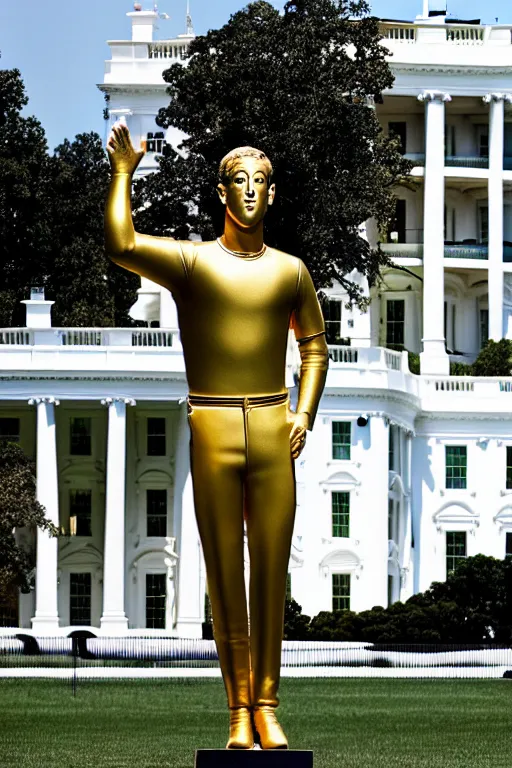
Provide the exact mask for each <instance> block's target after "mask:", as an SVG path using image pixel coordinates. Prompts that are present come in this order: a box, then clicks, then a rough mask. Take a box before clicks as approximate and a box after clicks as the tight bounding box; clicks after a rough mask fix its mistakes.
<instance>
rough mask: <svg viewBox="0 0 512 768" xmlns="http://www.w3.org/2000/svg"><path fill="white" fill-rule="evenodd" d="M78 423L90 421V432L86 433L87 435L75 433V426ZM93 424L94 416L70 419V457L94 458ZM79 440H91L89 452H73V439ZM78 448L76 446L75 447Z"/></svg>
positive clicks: (72, 417)
mask: <svg viewBox="0 0 512 768" xmlns="http://www.w3.org/2000/svg"><path fill="white" fill-rule="evenodd" d="M78 421H88V422H89V432H88V433H87V432H85V434H82V435H81V434H79V433H75V435H74V433H73V425H74V423H75V422H78ZM92 424H93V419H92V416H70V417H69V455H70V456H92V454H93V445H92V436H93V430H92ZM74 436H75V437H77V438H81V437H82V438H83V437H86V438H88V439H89V451H88V452H87V451H77V450H73V437H74ZM75 447H76V446H75Z"/></svg>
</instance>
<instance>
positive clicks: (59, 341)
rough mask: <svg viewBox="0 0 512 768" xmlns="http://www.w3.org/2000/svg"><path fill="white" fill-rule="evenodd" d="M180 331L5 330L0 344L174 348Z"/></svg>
mask: <svg viewBox="0 0 512 768" xmlns="http://www.w3.org/2000/svg"><path fill="white" fill-rule="evenodd" d="M178 339H179V332H178V331H177V330H164V329H161V328H148V329H146V328H44V329H37V330H35V329H24V328H4V329H0V344H8V345H11V346H34V345H38V344H41V345H45V346H56V347H61V346H62V347H145V348H147V347H159V348H161V347H173V346H176V345H177V343H178Z"/></svg>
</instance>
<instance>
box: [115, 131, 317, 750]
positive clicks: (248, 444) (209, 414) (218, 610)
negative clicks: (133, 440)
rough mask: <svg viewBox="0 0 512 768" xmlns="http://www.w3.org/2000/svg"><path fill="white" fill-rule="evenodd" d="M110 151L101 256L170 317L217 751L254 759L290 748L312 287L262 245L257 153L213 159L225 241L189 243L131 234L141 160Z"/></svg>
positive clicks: (313, 366) (129, 152)
mask: <svg viewBox="0 0 512 768" xmlns="http://www.w3.org/2000/svg"><path fill="white" fill-rule="evenodd" d="M108 152H109V156H110V163H111V166H112V182H111V186H110V191H109V195H108V200H107V205H106V213H105V235H106V247H107V251H108V254H109V256H110V258H111V259H112V260H113V261H114V262H115V263H116V264H119V265H120V266H122V267H125V268H126V269H129V270H130V271H131V272H136V273H137V274H138V275H141V276H143V277H147V278H149V279H150V280H153V281H154V282H156V283H159V284H160V285H162V286H164V287H165V288H168V289H169V290H170V291H172V294H173V296H174V299H175V301H176V305H177V308H178V317H179V326H180V332H181V340H182V343H183V353H184V357H185V364H186V371H187V379H188V385H189V390H190V394H189V398H188V413H189V424H190V432H191V465H192V480H193V486H194V502H195V512H196V517H197V522H198V528H199V534H200V537H201V542H202V546H203V552H204V558H205V563H206V572H207V579H208V591H209V595H210V600H211V606H212V616H213V627H214V637H215V642H216V645H217V650H218V655H219V662H220V667H221V670H222V676H223V679H224V685H225V687H226V693H227V699H228V706H229V709H230V734H229V741H228V743H227V748H228V749H252V747H253V745H254V741H255V740H259V742H260V743H261V746H262V747H263V749H286V748H287V747H288V742H287V739H286V736H285V734H284V733H283V730H282V728H281V726H280V725H279V722H278V721H277V718H276V716H275V708H276V707H277V705H278V698H277V689H278V686H279V674H280V665H281V641H282V635H283V617H284V604H285V592H286V577H287V571H288V560H289V556H290V547H291V539H292V532H293V523H294V516H295V474H294V464H293V460H292V459H297V457H298V456H299V454H300V453H301V451H302V449H303V447H304V444H305V440H306V430H308V429H312V427H313V421H314V419H315V414H316V410H317V407H318V403H319V400H320V397H321V394H322V390H323V387H324V383H325V377H326V372H327V364H328V355H327V345H326V341H325V328H324V321H323V318H322V313H321V311H320V306H319V304H318V300H317V296H316V293H315V289H314V287H313V282H312V280H311V277H310V275H309V273H308V271H307V269H306V267H305V266H304V264H303V263H302V262H301V261H300V260H299V259H297V258H295V257H293V256H289V255H288V254H286V253H282V252H281V251H277V250H275V249H273V248H269V247H267V246H266V245H264V243H263V218H264V216H265V213H266V211H267V206H269V205H272V203H273V201H274V195H275V186H274V184H272V183H271V175H272V166H271V164H270V161H269V160H268V158H267V157H266V156H265V155H264V153H263V152H260V151H258V150H255V149H253V148H251V147H242V148H240V149H235V150H234V151H233V152H230V153H229V154H228V155H226V157H225V158H224V159H223V160H222V162H221V165H220V183H219V185H218V187H217V191H218V194H219V197H220V200H221V202H222V203H223V204H224V205H225V206H226V215H225V226H224V234H223V235H222V237H220V238H219V239H218V240H214V241H212V242H199V243H198V242H190V241H176V240H172V239H169V238H165V237H149V236H148V235H141V234H139V233H138V232H135V230H134V227H133V222H132V215H131V200H130V193H131V180H132V175H133V172H134V171H135V169H136V168H137V165H138V164H139V162H140V160H141V158H142V156H143V154H144V153H143V152H142V151H136V150H135V149H134V148H133V146H132V143H131V140H130V135H129V132H128V128H127V127H126V125H124V124H123V123H117V124H116V125H115V126H114V128H113V130H112V133H111V135H110V138H109V141H108ZM289 327H292V328H293V329H294V332H295V335H296V337H297V339H298V342H299V349H300V355H301V361H302V368H301V376H300V386H299V398H298V405H297V410H296V412H292V411H291V410H290V408H289V395H288V391H287V389H286V387H285V356H286V346H287V337H288V329H289ZM244 519H245V521H246V525H247V537H248V544H249V554H250V573H251V576H250V587H249V614H250V633H249V622H248V613H247V602H246V593H245V585H244V559H243V541H244Z"/></svg>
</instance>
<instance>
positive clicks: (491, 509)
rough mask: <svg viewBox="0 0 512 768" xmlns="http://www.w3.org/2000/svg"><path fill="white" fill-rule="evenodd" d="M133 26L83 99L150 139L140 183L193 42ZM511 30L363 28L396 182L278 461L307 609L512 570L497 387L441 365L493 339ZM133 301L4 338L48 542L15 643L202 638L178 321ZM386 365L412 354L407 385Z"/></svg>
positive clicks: (33, 322) (5, 413)
mask: <svg viewBox="0 0 512 768" xmlns="http://www.w3.org/2000/svg"><path fill="white" fill-rule="evenodd" d="M426 11H428V9H426ZM130 17H131V20H132V25H133V26H132V29H133V35H132V40H130V41H115V42H111V43H110V47H111V53H112V57H111V60H109V61H108V62H107V63H106V73H105V80H104V83H103V84H102V85H101V86H100V88H101V89H102V90H103V91H104V92H105V93H106V94H107V95H108V96H109V97H110V101H109V104H108V106H109V109H110V113H111V121H113V120H114V119H116V118H117V117H118V116H119V115H125V117H126V120H127V123H128V126H129V127H130V130H131V132H132V135H133V136H134V139H135V141H137V140H138V139H141V140H145V141H146V142H147V145H146V146H147V148H148V154H147V155H146V158H145V160H144V165H143V167H142V170H141V172H142V173H146V172H148V171H151V170H153V169H154V168H155V167H156V155H157V154H158V151H159V150H160V148H161V142H162V141H165V140H167V141H173V142H175V141H177V140H178V138H179V136H178V135H175V134H173V133H172V132H168V133H167V134H166V135H165V136H164V137H158V136H155V134H156V133H158V132H159V129H158V127H157V126H156V124H155V122H154V120H155V116H156V113H157V111H158V109H159V107H160V106H162V105H164V104H165V102H166V94H165V84H164V83H163V80H162V77H161V73H162V71H163V70H164V69H165V68H167V66H168V65H169V64H170V62H171V61H173V60H178V59H179V57H180V54H181V53H182V52H180V48H183V49H186V48H187V46H188V43H189V41H190V39H191V37H192V34H193V33H192V30H191V28H189V30H188V34H187V35H186V36H181V37H178V38H176V39H174V40H164V41H155V40H154V29H155V26H156V22H157V20H158V14H157V13H155V12H152V11H147V12H146V11H134V12H133V13H132V14H130ZM189 27H190V25H189ZM511 32H512V25H493V26H482V25H480V24H476V23H469V22H456V23H455V22H452V21H451V20H450V19H449V18H445V16H444V15H435V16H430V17H429V16H428V13H427V12H425V11H424V14H423V16H422V17H419V18H417V19H416V20H415V21H414V22H394V21H385V22H384V21H383V22H382V33H383V44H384V45H386V46H387V47H388V48H389V49H390V50H391V51H392V53H393V58H392V59H391V66H392V68H393V72H394V74H395V77H396V80H395V83H394V86H393V88H392V89H391V90H390V91H389V92H388V93H386V94H385V97H384V103H383V104H381V105H378V106H377V111H378V115H379V119H380V120H381V122H382V125H383V128H384V130H385V131H393V132H394V133H395V134H397V135H398V136H399V137H400V138H401V140H402V143H403V148H404V152H405V153H406V154H407V155H408V156H410V157H411V158H412V159H413V160H414V161H415V167H414V170H413V172H412V176H411V178H410V180H408V181H407V183H404V185H403V187H400V188H399V189H398V190H397V194H398V198H399V203H398V205H397V213H396V221H395V222H394V227H393V234H390V237H389V240H390V242H389V243H384V244H383V245H382V247H383V248H384V249H385V250H388V251H389V252H390V254H391V256H392V258H393V260H394V266H393V267H391V268H388V269H386V270H384V272H383V274H382V280H381V282H380V284H379V285H378V286H377V287H376V288H375V289H372V303H371V308H370V311H369V312H368V313H367V314H364V315H362V314H361V313H360V312H359V311H358V310H354V311H347V310H346V309H345V307H344V305H343V297H342V296H341V295H340V293H339V290H338V289H336V287H334V288H333V289H331V290H330V291H329V295H330V302H329V312H328V324H327V326H328V337H329V342H330V354H331V365H330V370H329V374H328V379H327V386H326V389H325V394H324V397H323V399H322V402H321V406H320V410H319V415H318V419H317V423H316V425H315V429H314V431H313V433H312V434H311V435H310V436H309V439H308V444H307V447H306V450H305V452H304V454H303V455H302V457H301V458H300V460H299V462H298V466H297V480H298V510H297V523H296V529H295V536H294V541H293V546H292V553H291V558H290V575H291V579H290V583H291V593H292V595H293V597H294V598H295V599H296V600H297V601H298V602H299V603H300V604H301V605H302V606H303V610H304V612H305V613H308V614H311V615H314V614H316V613H318V612H319V611H321V610H331V609H333V608H335V609H338V608H348V607H350V608H351V609H352V610H355V611H360V610H363V609H367V608H371V607H372V606H373V605H387V604H388V602H390V601H395V600H398V599H401V600H404V599H407V598H408V597H409V596H410V595H412V594H413V593H414V592H417V591H421V590H424V589H426V588H427V587H428V586H429V585H430V584H431V582H432V581H433V580H443V579H444V578H445V577H446V573H447V570H448V569H450V568H453V567H454V565H455V563H456V561H457V558H460V557H465V556H469V555H474V554H477V553H479V552H483V553H485V554H488V555H494V556H496V557H499V558H502V557H505V555H506V554H512V415H511V410H512V407H511V406H512V377H510V378H503V379H484V378H472V377H464V378H463V379H462V378H457V377H452V376H449V375H448V372H449V360H450V359H453V360H467V361H471V360H473V359H474V358H475V356H476V355H477V354H478V351H479V349H480V348H481V346H482V344H483V343H484V342H485V340H486V339H487V337H491V338H493V339H500V338H502V336H508V335H511V336H512V322H511V321H510V319H509V318H510V315H511V313H512V279H511V277H510V272H511V271H512V216H511V213H512V211H511V208H510V205H511V204H512V194H511V192H512V113H511V112H510V109H511V108H510V106H509V103H510V101H511V100H512V79H511V78H512V36H511ZM183 53H184V51H183ZM509 94H510V96H509ZM151 134H153V135H151ZM150 142H153V143H150ZM159 142H160V143H159ZM367 231H368V236H369V237H370V238H371V237H372V227H371V225H370V224H369V225H368V227H367ZM509 241H510V243H509ZM139 293H140V295H139V300H138V301H137V303H136V305H135V306H134V308H133V314H134V316H136V317H138V318H141V319H146V320H147V321H148V322H149V321H159V323H160V328H151V329H148V330H140V329H136V330H133V329H71V328H53V327H51V317H50V313H51V302H47V301H44V299H43V298H42V297H41V296H40V295H37V294H34V296H33V297H32V298H31V300H30V301H27V327H26V328H20V329H5V330H0V380H1V385H0V435H1V436H4V437H11V438H13V439H16V440H19V443H20V445H21V446H22V447H23V448H24V449H25V451H26V452H27V453H28V454H30V455H32V456H36V460H37V487H38V496H39V498H40V500H41V502H42V503H43V504H44V505H45V506H46V508H47V512H48V515H49V516H50V517H51V518H52V519H53V520H54V521H55V522H56V523H58V525H59V527H60V528H61V530H62V531H63V534H64V535H63V536H61V537H60V539H59V540H58V541H57V540H55V539H53V540H51V539H49V538H48V537H47V535H46V534H44V533H41V532H39V533H38V536H37V569H36V588H35V591H34V592H32V593H31V594H29V595H22V596H20V601H19V626H22V627H27V628H30V627H32V628H33V629H34V630H35V631H37V632H62V633H68V632H69V631H70V629H71V628H76V627H84V626H88V627H90V628H91V629H92V631H93V632H95V633H96V634H99V633H103V634H111V633H113V632H127V631H138V632H155V633H166V634H176V635H180V636H184V637H187V636H188V637H193V636H196V637H197V636H200V635H201V623H202V621H203V616H204V606H205V589H206V584H205V572H204V565H203V563H202V557H201V549H200V543H199V538H198V533H197V528H196V524H195V519H194V509H193V499H192V487H191V479H190V468H189V460H188V428H187V424H186V415H185V405H184V398H185V396H186V392H187V387H186V379H185V370H184V362H183V356H182V351H181V347H180V342H179V334H178V331H177V326H176V313H175V308H174V304H173V301H172V298H171V296H170V294H168V293H167V292H166V291H163V290H161V289H160V288H159V287H158V286H154V285H153V284H152V283H150V282H149V281H144V284H143V286H142V288H141V291H140V292H139ZM347 337H348V338H350V339H351V344H350V346H342V345H340V343H339V340H340V339H345V338H347ZM336 342H338V343H336ZM405 349H408V350H411V351H415V352H421V367H422V375H420V376H415V375H412V374H411V373H410V372H409V367H408V360H407V352H405V351H403V350H405ZM20 535H21V534H20ZM13 623H15V619H14V618H13Z"/></svg>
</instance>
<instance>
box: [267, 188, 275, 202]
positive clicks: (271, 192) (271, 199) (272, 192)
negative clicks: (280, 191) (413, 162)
mask: <svg viewBox="0 0 512 768" xmlns="http://www.w3.org/2000/svg"><path fill="white" fill-rule="evenodd" d="M275 196H276V185H275V184H271V185H270V187H269V188H268V204H269V205H272V203H273V202H274V200H275Z"/></svg>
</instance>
